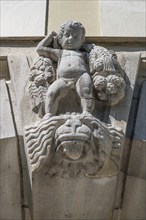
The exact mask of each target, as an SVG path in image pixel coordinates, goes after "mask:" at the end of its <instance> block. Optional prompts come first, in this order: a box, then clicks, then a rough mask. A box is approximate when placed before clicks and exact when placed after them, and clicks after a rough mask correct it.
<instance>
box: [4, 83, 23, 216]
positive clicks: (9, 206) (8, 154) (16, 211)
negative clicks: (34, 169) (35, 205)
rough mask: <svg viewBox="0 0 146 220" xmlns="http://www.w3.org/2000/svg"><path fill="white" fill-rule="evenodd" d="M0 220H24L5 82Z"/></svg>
mask: <svg viewBox="0 0 146 220" xmlns="http://www.w3.org/2000/svg"><path fill="white" fill-rule="evenodd" d="M0 91H1V95H2V96H1V109H2V111H1V125H2V129H1V139H0V219H3V220H8V219H9V220H11V219H22V213H21V186H20V182H21V181H20V170H19V159H18V149H17V147H18V142H17V137H16V134H15V129H14V123H13V119H12V112H11V108H10V103H9V97H8V93H7V88H6V84H5V81H4V80H3V81H1V87H0Z"/></svg>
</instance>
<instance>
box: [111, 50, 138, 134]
mask: <svg viewBox="0 0 146 220" xmlns="http://www.w3.org/2000/svg"><path fill="white" fill-rule="evenodd" d="M118 60H119V63H120V65H121V67H122V68H123V70H124V71H125V73H126V75H125V80H126V84H127V86H126V94H125V97H124V99H123V100H122V101H121V102H120V103H119V104H118V105H116V106H113V107H111V109H110V112H109V122H111V124H113V125H115V126H119V127H121V128H122V129H123V131H124V133H125V132H126V126H127V121H128V117H129V111H130V106H131V101H132V95H133V90H134V86H135V82H136V78H137V73H138V67H139V62H140V53H131V52H129V53H128V52H127V53H126V52H123V53H122V54H121V55H119V59H118Z"/></svg>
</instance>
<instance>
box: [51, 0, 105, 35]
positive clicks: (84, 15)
mask: <svg viewBox="0 0 146 220" xmlns="http://www.w3.org/2000/svg"><path fill="white" fill-rule="evenodd" d="M68 20H77V21H80V22H81V23H82V24H83V25H84V26H85V28H86V31H87V33H86V35H87V36H99V35H100V26H101V25H100V7H99V1H91V0H87V1H76V0H74V1H72V0H69V1H66V0H63V1H61V0H59V1H53V0H51V1H49V17H48V31H52V30H55V31H57V30H58V28H59V26H60V24H62V23H64V22H65V21H68ZM93 21H94V22H93Z"/></svg>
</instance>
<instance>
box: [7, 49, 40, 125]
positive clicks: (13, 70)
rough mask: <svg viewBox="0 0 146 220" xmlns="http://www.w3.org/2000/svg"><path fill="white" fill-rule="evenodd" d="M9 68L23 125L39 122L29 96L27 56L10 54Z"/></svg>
mask: <svg viewBox="0 0 146 220" xmlns="http://www.w3.org/2000/svg"><path fill="white" fill-rule="evenodd" d="M8 66H9V71H10V77H11V81H12V85H13V89H12V90H13V92H14V94H15V104H16V105H17V111H18V115H19V119H20V123H21V125H20V126H21V127H22V125H25V124H29V123H31V122H33V121H34V120H37V115H36V114H33V112H32V110H31V102H30V100H29V94H28V83H27V82H28V77H29V71H30V69H29V65H28V60H27V57H26V55H25V54H24V53H23V54H22V53H20V54H15V55H13V54H9V55H8Z"/></svg>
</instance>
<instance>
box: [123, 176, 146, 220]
mask: <svg viewBox="0 0 146 220" xmlns="http://www.w3.org/2000/svg"><path fill="white" fill-rule="evenodd" d="M145 204H146V180H143V179H140V178H135V177H132V176H128V177H127V181H126V188H125V193H124V199H123V206H122V213H121V220H129V219H131V220H145V219H146V208H145Z"/></svg>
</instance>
